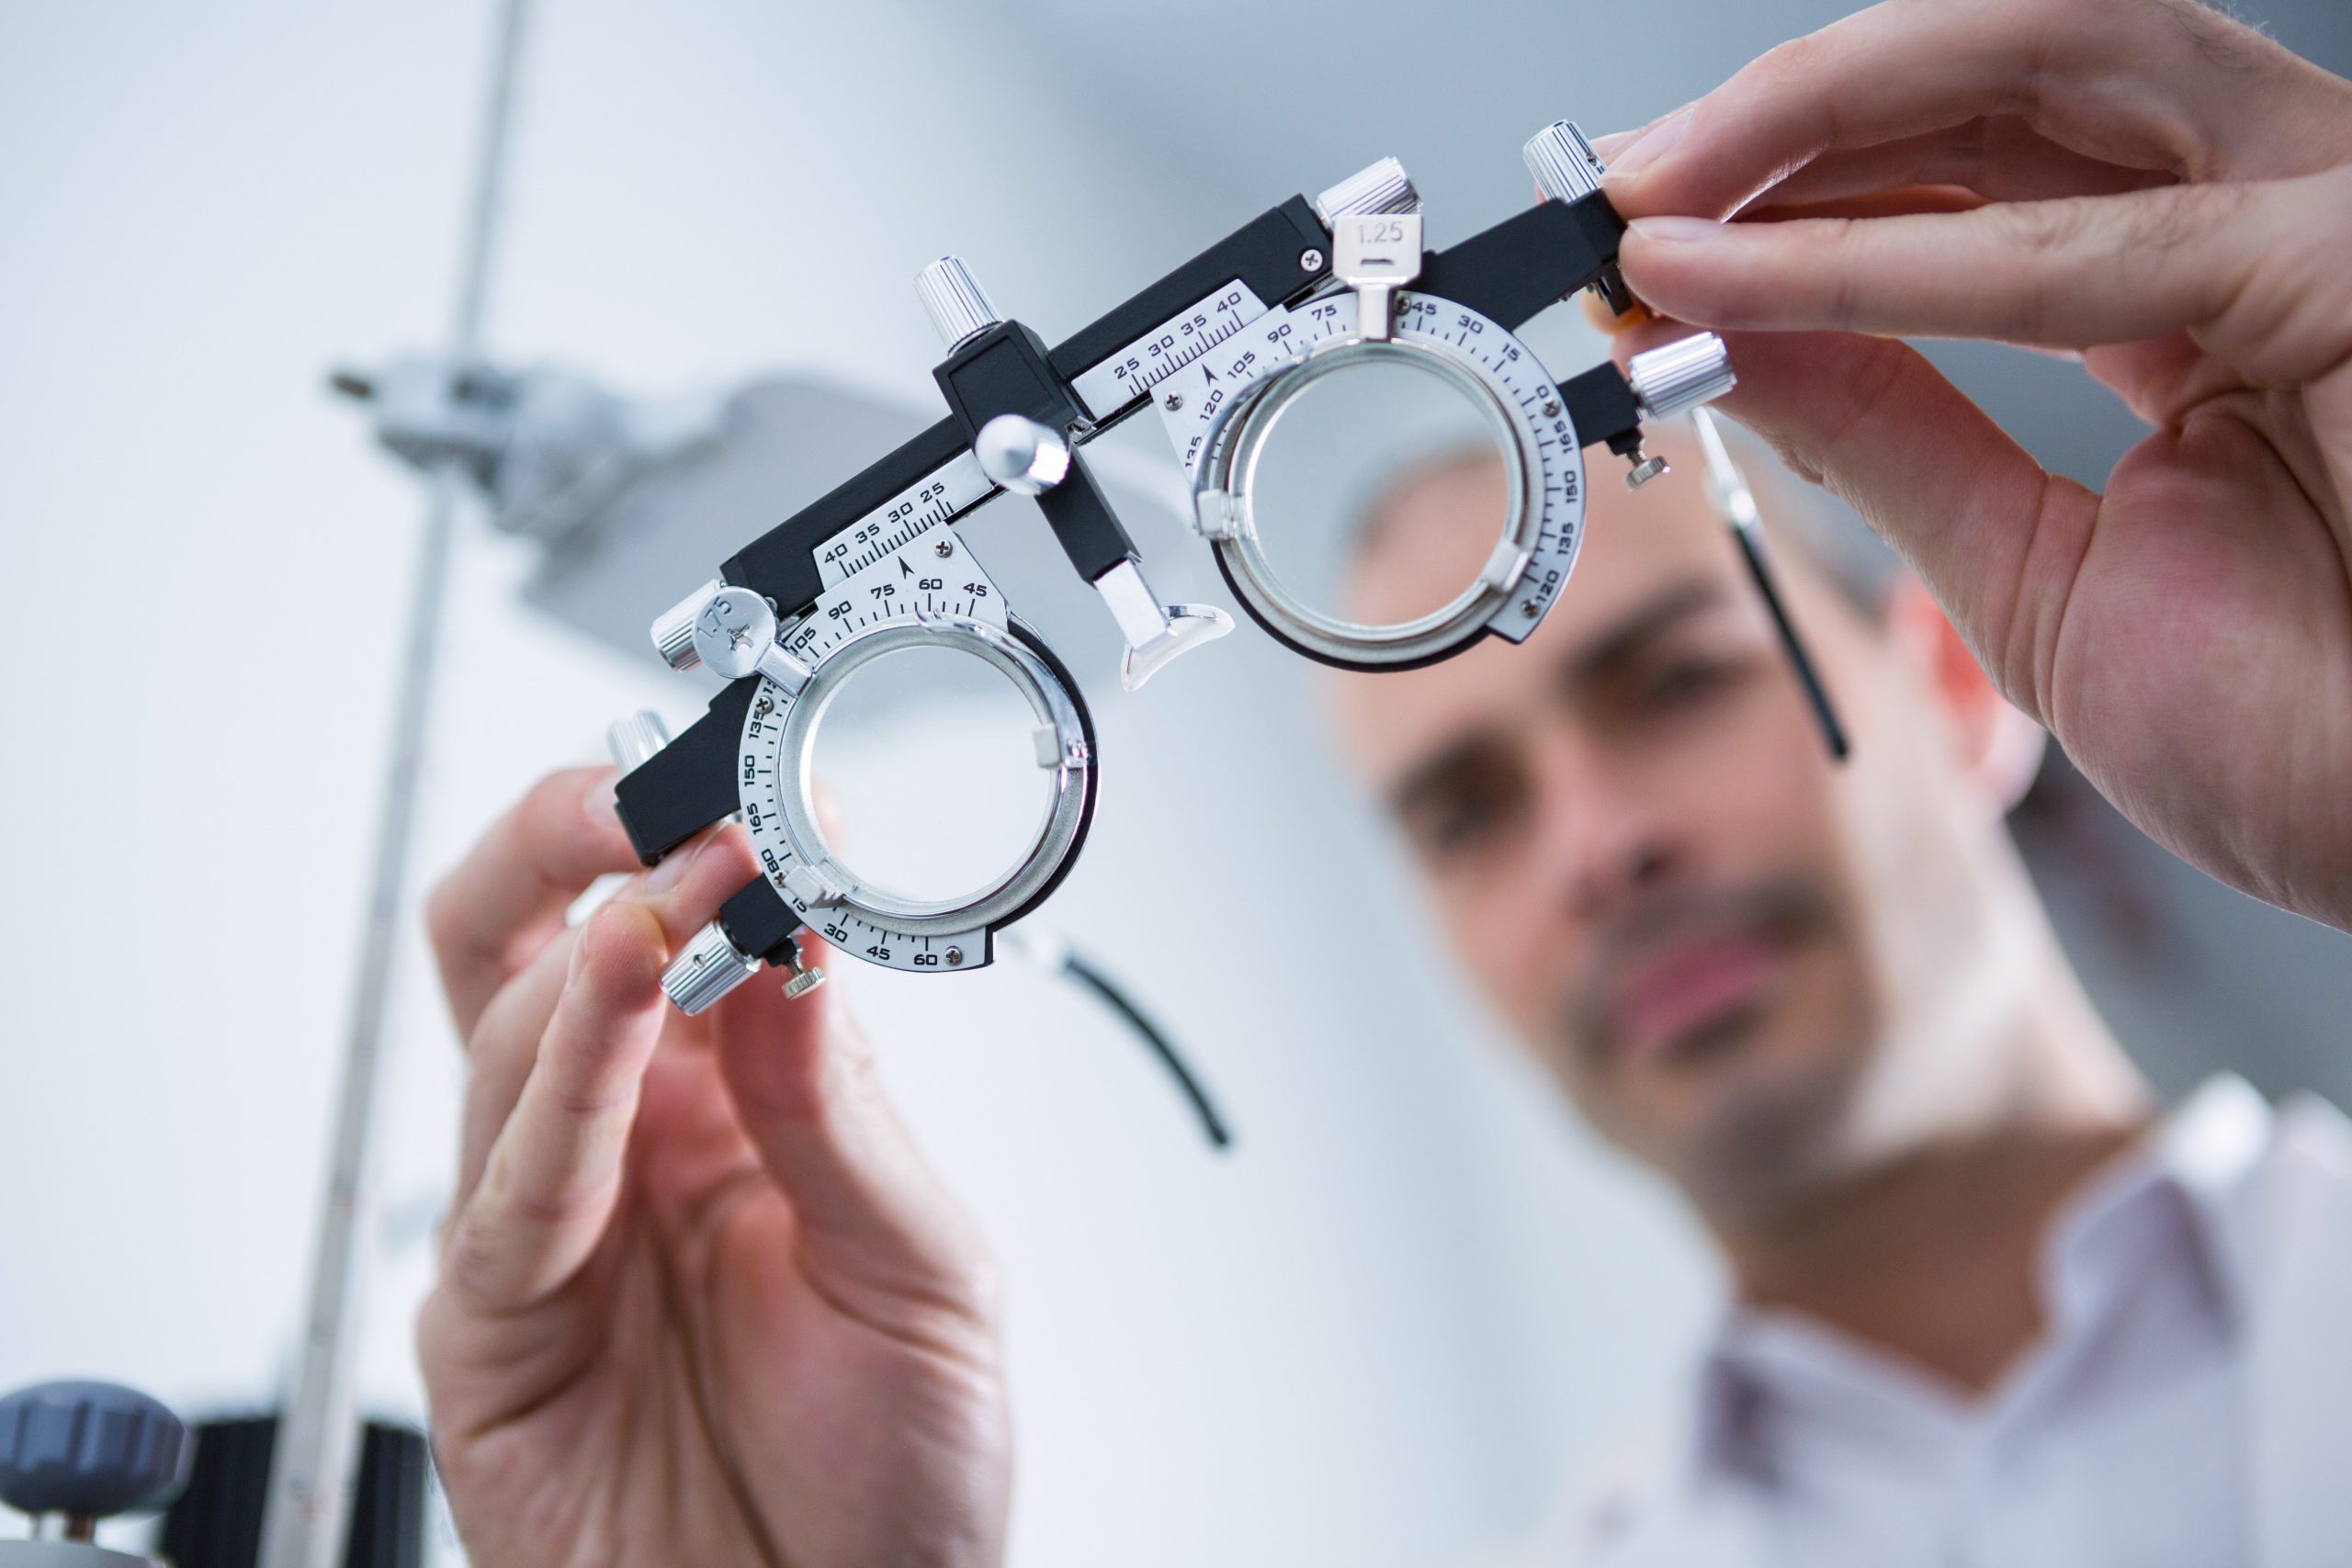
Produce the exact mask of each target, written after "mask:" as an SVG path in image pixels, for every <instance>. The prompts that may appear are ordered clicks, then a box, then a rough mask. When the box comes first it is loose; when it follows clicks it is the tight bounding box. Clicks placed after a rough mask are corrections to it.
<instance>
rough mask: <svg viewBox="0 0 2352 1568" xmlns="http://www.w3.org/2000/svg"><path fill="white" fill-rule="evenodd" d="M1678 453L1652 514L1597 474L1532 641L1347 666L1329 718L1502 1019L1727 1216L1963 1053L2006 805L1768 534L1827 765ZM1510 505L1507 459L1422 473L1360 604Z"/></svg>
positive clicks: (1419, 589)
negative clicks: (1384, 668)
mask: <svg viewBox="0 0 2352 1568" xmlns="http://www.w3.org/2000/svg"><path fill="white" fill-rule="evenodd" d="M1675 455H1676V456H1677V457H1678V458H1679V459H1683V460H1679V461H1678V462H1677V464H1676V471H1675V473H1674V474H1672V475H1671V476H1669V477H1668V478H1667V479H1661V480H1659V481H1657V482H1656V483H1654V484H1653V485H1651V486H1649V487H1648V488H1646V489H1645V490H1644V491H1642V493H1641V495H1640V497H1639V498H1638V500H1635V499H1634V498H1631V497H1628V496H1626V495H1625V494H1624V493H1623V491H1621V490H1619V489H1618V488H1617V487H1614V486H1602V487H1597V488H1596V489H1595V491H1594V492H1593V495H1592V499H1591V514H1590V516H1589V533H1588V534H1587V536H1586V541H1585V545H1584V547H1583V554H1582V557H1581V558H1580V559H1579V561H1578V563H1577V570H1576V574H1575V576H1574V578H1573V579H1572V580H1571V581H1570V582H1569V584H1568V586H1567V589H1566V593H1565V596H1564V598H1563V600H1562V602H1561V604H1559V605H1558V606H1557V607H1556V609H1555V611H1554V613H1553V615H1551V617H1550V619H1549V620H1548V622H1547V623H1546V624H1545V625H1544V626H1543V627H1542V628H1541V629H1540V630H1538V631H1537V632H1536V633H1535V635H1534V636H1533V637H1531V638H1530V639H1529V641H1528V642H1527V643H1526V644H1524V645H1522V646H1520V647H1512V646H1510V645H1509V644H1506V643H1502V642H1500V641H1498V640H1496V639H1488V640H1487V642H1485V643H1482V644H1481V645H1479V646H1478V647H1476V648H1475V649H1471V650H1470V651H1469V652H1468V653H1466V654H1464V655H1463V656H1462V657H1460V658H1457V659H1453V660H1448V661H1446V662H1444V663H1441V664H1438V665H1434V666H1431V667H1430V668H1428V669H1423V670H1418V671H1408V672H1403V673H1390V674H1380V675H1351V676H1344V677H1340V678H1339V684H1340V688H1341V690H1340V717H1341V723H1342V727H1343V729H1344V731H1345V736H1346V739H1347V743H1348V746H1349V749H1350V750H1351V752H1352V753H1353V754H1354V756H1355V758H1356V760H1357V761H1358V762H1359V764H1360V765H1361V767H1362V768H1363V771H1364V773H1366V774H1367V776H1368V778H1369V779H1370V781H1371V782H1372V784H1374V787H1375V789H1376V790H1377V791H1378V792H1379V793H1380V794H1381V795H1382V796H1383V797H1384V798H1385V801H1386V803H1387V805H1388V806H1389V807H1390V809H1391V811H1392V812H1393V814H1394V816H1395V818H1396V820H1397V823H1398V825H1399V826H1400V828H1401V829H1403V831H1404V833H1405V835H1406V837H1407V840H1408V842H1409V844H1410V846H1411V848H1412V851H1413V852H1414V854H1415V856H1416V858H1417V859H1418V861H1419V864H1420V867H1421V869H1422V871H1423V873H1424V874H1425V877H1426V881H1427V885H1428V888H1429V891H1430V895H1431V897H1432V899H1433V904H1434V908H1435V911H1436V913H1437V915H1438V917H1439V919H1440V920H1441V922H1442V925H1443V927H1444V928H1445V930H1446V931H1447V933H1448V935H1449V936H1450V937H1451V939H1452V941H1453V945H1454V947H1455V948H1456V950H1457V951H1458V953H1459V954H1460V955H1461V957H1462V959H1463V961H1464V964H1466V965H1467V966H1468V968H1469V969H1470V971H1471V972H1472V974H1473V975H1474V976H1475V977H1476V979H1477V981H1478V982H1479V984H1480V985H1481V987H1483V988H1484V989H1485V990H1486V992H1487V994H1488V996H1489V997H1490V998H1491V999H1492V1000H1493V1001H1494V1002H1495V1003H1496V1004H1497V1005H1498V1007H1499V1008H1500V1010H1502V1012H1503V1013H1504V1015H1505V1016H1506V1018H1507V1019H1508V1021H1510V1023H1511V1024H1513V1025H1514V1026H1515V1027H1516V1029H1517V1030H1518V1032H1520V1033H1521V1036H1522V1037H1523V1038H1524V1039H1525V1040H1526V1041H1527V1042H1529V1043H1530V1044H1531V1045H1532V1046H1533V1047H1534V1049H1535V1050H1536V1051H1537V1052H1538V1054H1539V1055H1541V1057H1542V1058H1543V1060H1544V1063H1545V1065H1546V1066H1548V1067H1549V1068H1550V1069H1551V1070H1552V1071H1553V1072H1554V1073H1555V1076H1556V1077H1558V1078H1559V1079H1560V1080H1561V1082H1562V1083H1563V1084H1564V1085H1565V1086H1566V1089H1567V1090H1568V1092H1569V1094H1570V1095H1571V1096H1572V1097H1573V1098H1574V1099H1575V1100H1576V1101H1577V1104H1578V1105H1579V1106H1580V1107H1581V1108H1582V1109H1583V1110H1584V1111H1585V1112H1586V1114H1587V1115H1588V1116H1589V1118H1590V1119H1591V1121H1592V1122H1594V1123H1595V1124H1596V1125H1597V1126H1598V1127H1599V1128H1600V1130H1601V1131H1602V1132H1603V1133H1604V1134H1606V1135H1608V1136H1609V1137H1611V1139H1612V1140H1614V1141H1616V1142H1617V1143H1619V1144H1620V1145H1623V1147H1625V1148H1626V1149H1628V1150H1629V1151H1630V1152H1632V1153H1634V1155H1636V1156H1639V1157H1641V1158H1643V1159H1645V1161H1647V1162H1648V1163H1651V1164H1653V1165H1655V1166H1657V1167H1659V1168H1661V1169H1662V1170H1664V1171H1665V1172H1666V1173H1667V1174H1668V1176H1670V1177H1672V1178H1673V1179H1676V1180H1677V1181H1678V1182H1679V1184H1681V1185H1682V1186H1683V1187H1684V1188H1685V1189H1686V1190H1690V1191H1691V1193H1692V1195H1693V1196H1694V1197H1696V1198H1698V1199H1699V1200H1700V1201H1702V1205H1705V1206H1711V1207H1722V1206H1725V1205H1731V1206H1743V1205H1748V1204H1754V1203H1763V1202H1770V1201H1772V1200H1773V1199H1775V1198H1778V1197H1781V1196H1784V1195H1786V1194H1787V1193H1789V1192H1791V1191H1792V1190H1799V1189H1801V1188H1802V1187H1803V1186H1804V1184H1805V1183H1806V1182H1808V1181H1810V1180H1814V1179H1818V1178H1820V1177H1822V1176H1824V1175H1827V1174H1830V1173H1832V1172H1834V1171H1836V1170H1838V1169H1839V1168H1843V1167H1845V1166H1847V1165H1849V1164H1851V1163H1853V1162H1855V1161H1857V1160H1860V1159H1861V1158H1864V1157H1868V1156H1871V1155H1872V1154H1876V1153H1883V1152H1884V1148H1885V1146H1886V1145H1888V1144H1890V1143H1900V1142H1902V1141H1905V1140H1907V1139H1910V1138H1914V1137H1916V1136H1917V1135H1918V1134H1919V1130H1920V1128H1921V1126H1922V1125H1923V1124H1929V1123H1932V1122H1933V1120H1934V1117H1935V1114H1936V1111H1935V1107H1934V1103H1933V1101H1934V1100H1935V1098H1936V1097H1938V1096H1940V1095H1943V1094H1945V1093H1946V1092H1947V1090H1948V1089H1950V1088H1951V1080H1952V1074H1953V1072H1954V1071H1963V1072H1964V1071H1965V1070H1966V1067H1965V1065H1964V1064H1961V1065H1959V1066H1955V1065H1954V1064H1953V1063H1952V1061H1951V1055H1952V1052H1951V1049H1950V1048H1949V1046H1948V1045H1942V1044H1939V1042H1948V1041H1949V1040H1950V1038H1951V1035H1952V1033H1953V1030H1952V1029H1951V1027H1949V1020H1950V1016H1951V1013H1952V1010H1953V1009H1954V1007H1955V1006H1958V1005H1961V1004H1960V1003H1959V1001H1958V999H1957V998H1956V997H1955V996H1954V995H1953V994H1952V993H1953V992H1954V991H1955V988H1956V987H1961V986H1962V984H1963V983H1964V982H1966V981H1968V980H1970V979H1972V978H1973V979H1976V980H1982V979H1983V978H1984V976H1985V966H1984V965H1982V964H1975V963H1973V962H1971V958H1970V951H1971V950H1972V949H1982V948H1985V947H1986V946H1987V945H1988V944H1989V943H1990V942H1991V939H1990V937H1989V936H1988V935H1987V934H1986V933H1987V932H1988V931H1990V930H1991V928H1992V927H1993V926H1994V925H1995V924H1996V921H1995V919H1993V917H1992V912H1991V911H1992V909H1993V907H1994V905H1995V904H1996V903H1997V902H1998V899H1997V898H1996V892H1997V890H1998V887H1999V885H2000V880H2001V879H2000V877H1999V875H1998V874H1997V870H1998V868H1997V867H1995V868H1994V869H1993V870H1990V871H1988V870H1986V869H1985V865H1984V863H1985V861H1986V860H1987V859H1988V852H1987V848H1986V846H1987V845H1988V844H1989V842H1990V841H1991V837H1997V833H1998V829H1997V822H1998V818H1999V807H1998V805H1997V803H1996V802H1992V801H1990V800H1988V799H1987V798H1986V792H1985V790H1984V789H1983V788H1981V787H1980V786H1977V785H1976V784H1974V783H1973V781H1972V780H1969V779H1967V778H1965V777H1964V776H1962V775H1963V769H1962V764H1961V761H1960V758H1959V750H1960V747H1959V742H1958V740H1957V739H1956V736H1957V726H1956V725H1955V724H1954V723H1953V721H1952V716H1951V714H1949V713H1948V712H1945V711H1943V709H1942V706H1941V699H1940V698H1939V695H1938V693H1937V689H1936V686H1935V682H1933V681H1931V680H1930V679H1929V677H1928V665H1929V663H1930V661H1929V660H1926V659H1923V658H1920V657H1917V656H1916V653H1915V652H1914V651H1913V650H1911V649H1907V648H1906V647H1905V644H1904V642H1903V639H1902V638H1900V637H1895V636H1894V635H1893V634H1891V633H1890V632H1889V631H1888V630H1886V629H1885V627H1884V626H1882V625H1881V624H1880V622H1879V621H1878V620H1877V619H1876V618H1874V617H1872V616H1871V615H1864V614H1863V613H1861V612H1860V610H1859V609H1857V608H1856V607H1854V606H1852V605H1851V604H1849V603H1848V602H1847V601H1845V600H1843V599H1841V598H1839V597H1838V595H1837V594H1835V593H1834V592H1831V591H1830V590H1829V589H1828V588H1826V586H1825V584H1824V582H1823V580H1822V579H1820V578H1819V577H1818V576H1817V575H1816V574H1815V572H1814V571H1813V570H1811V568H1810V563H1809V562H1807V561H1806V560H1804V558H1802V557H1801V556H1799V555H1798V554H1797V552H1795V551H1793V550H1783V551H1782V552H1781V557H1780V560H1779V564H1780V565H1781V568H1782V574H1783V576H1784V578H1785V579H1787V580H1788V581H1787V587H1788V591H1789V593H1790V596H1791V598H1792V602H1793V609H1794V613H1795V614H1796V615H1797V616H1798V618H1799V620H1800V621H1801V623H1802V624H1803V625H1804V627H1805V630H1806V632H1807V636H1808V640H1809V644H1810V646H1811V647H1812V649H1813V651H1814V652H1815V656H1816V658H1817V659H1818V660H1819V661H1820V663H1821V665H1822V668H1823V671H1824V675H1825V678H1826V681H1827V683H1828V685H1829V687H1830V689H1831V691H1832V692H1833V693H1834V694H1835V695H1836V697H1837V699H1838V702H1839V703H1840V705H1841V707H1842V709H1843V711H1844V714H1845V716H1846V717H1847V719H1848V721H1849V726H1850V728H1852V730H1853V731H1854V734H1855V739H1856V742H1857V755H1856V759H1855V761H1853V762H1852V763H1851V764H1849V766H1848V767H1846V768H1843V769H1840V768H1839V767H1838V766H1837V765H1836V764H1834V763H1833V762H1832V761H1830V760H1829V758H1828V757H1827V755H1826V751H1825V749H1824V747H1823V744H1822V741H1821V739H1820V736H1819V734H1818V732H1817V731H1816V729H1815V727H1814V725H1813V722H1812V719H1811V717H1810V716H1809V714H1808V712H1807V710H1806V708H1805V706H1804V699H1803V696H1802V694H1801V693H1800V692H1799V690H1798V687H1797V685H1796V682H1795V681H1794V680H1793V678H1792V675H1791V673H1790V671H1789V669H1788V667H1787V665H1786V663H1785V662H1784V660H1783V659H1782V656H1781V651H1780V649H1779V645H1778V643H1777V641H1776V640H1775V638H1774V637H1773V635H1772V630H1771V626H1770V622H1769V620H1768V619H1767V617H1766V615H1765V612H1764V610H1763V608H1762V606H1761V604H1759V603H1758V599H1757V597H1756V594H1755V592H1754V591H1753V589H1752V588H1751V587H1750V586H1749V585H1748V584H1747V581H1746V578H1745V575H1744V573H1743V571H1742V570H1741V568H1740V565H1739V562H1738V559H1737V556H1736V552H1735V550H1734V548H1733V547H1732V545H1731V543H1730V542H1729V541H1728V540H1727V539H1726V538H1725V537H1724V528H1723V525H1721V524H1720V523H1719V522H1717V521H1716V520H1715V518H1714V516H1713V513H1712V511H1711V509H1710V508H1709V506H1708V504H1707V502H1706V498H1705V492H1704V491H1703V488H1702V483H1701V480H1700V478H1699V466H1698V464H1697V463H1696V461H1695V460H1688V458H1687V455H1686V454H1683V453H1679V452H1678V453H1676V454H1675ZM1502 498H1503V490H1502V479H1501V476H1500V471H1499V468H1498V467H1496V466H1493V465H1464V466H1460V467H1454V468H1439V469H1432V470H1428V471H1426V472H1425V473H1424V474H1423V475H1422V476H1421V477H1419V479H1414V480H1412V481H1409V482H1408V485H1407V487H1406V488H1405V489H1404V490H1402V491H1398V492H1396V493H1395V494H1393V495H1392V496H1391V498H1390V502H1389V504H1388V506H1387V507H1386V508H1385V512H1384V523H1383V525H1381V526H1379V527H1378V528H1377V529H1375V531H1374V535H1373V536H1372V537H1371V538H1370V540H1369V541H1368V542H1367V543H1366V545H1365V546H1364V548H1363V555H1362V557H1361V558H1360V559H1359V561H1358V563H1357V566H1356V570H1355V576H1354V580H1353V583H1352V598H1353V610H1354V613H1355V614H1356V615H1359V616H1360V617H1361V618H1363V619H1365V620H1371V621H1378V620H1385V619H1395V618H1399V617H1400V616H1401V615H1404V614H1408V613H1411V612H1414V611H1416V610H1418V609H1419V608H1422V607H1425V605H1426V602H1427V599H1428V597H1429V592H1430V590H1429V585H1430V583H1432V582H1444V583H1453V582H1461V581H1467V580H1468V579H1469V578H1470V577H1471V576H1472V575H1474V574H1475V572H1476V570H1477V567H1478V565H1479V563H1480V562H1481V561H1483V560H1484V558H1485V556H1486V552H1487V548H1488V547H1490V546H1491V544H1492V541H1493V538H1494V527H1495V520H1496V519H1498V518H1499V517H1500V515H1501V511H1502V505H1503V499H1502ZM1988 834H1989V835H1990V836H1988ZM1980 999H1981V998H1980ZM1939 1054H1940V1055H1941V1057H1942V1058H1944V1059H1943V1060H1942V1061H1941V1063H1940V1064H1939V1063H1938V1062H1937V1057H1938V1055H1939ZM1923 1066H1924V1067H1926V1068H1927V1069H1928V1070H1920V1069H1921V1068H1922V1067H1923ZM1906 1068H1908V1069H1910V1070H1905V1069H1906Z"/></svg>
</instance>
